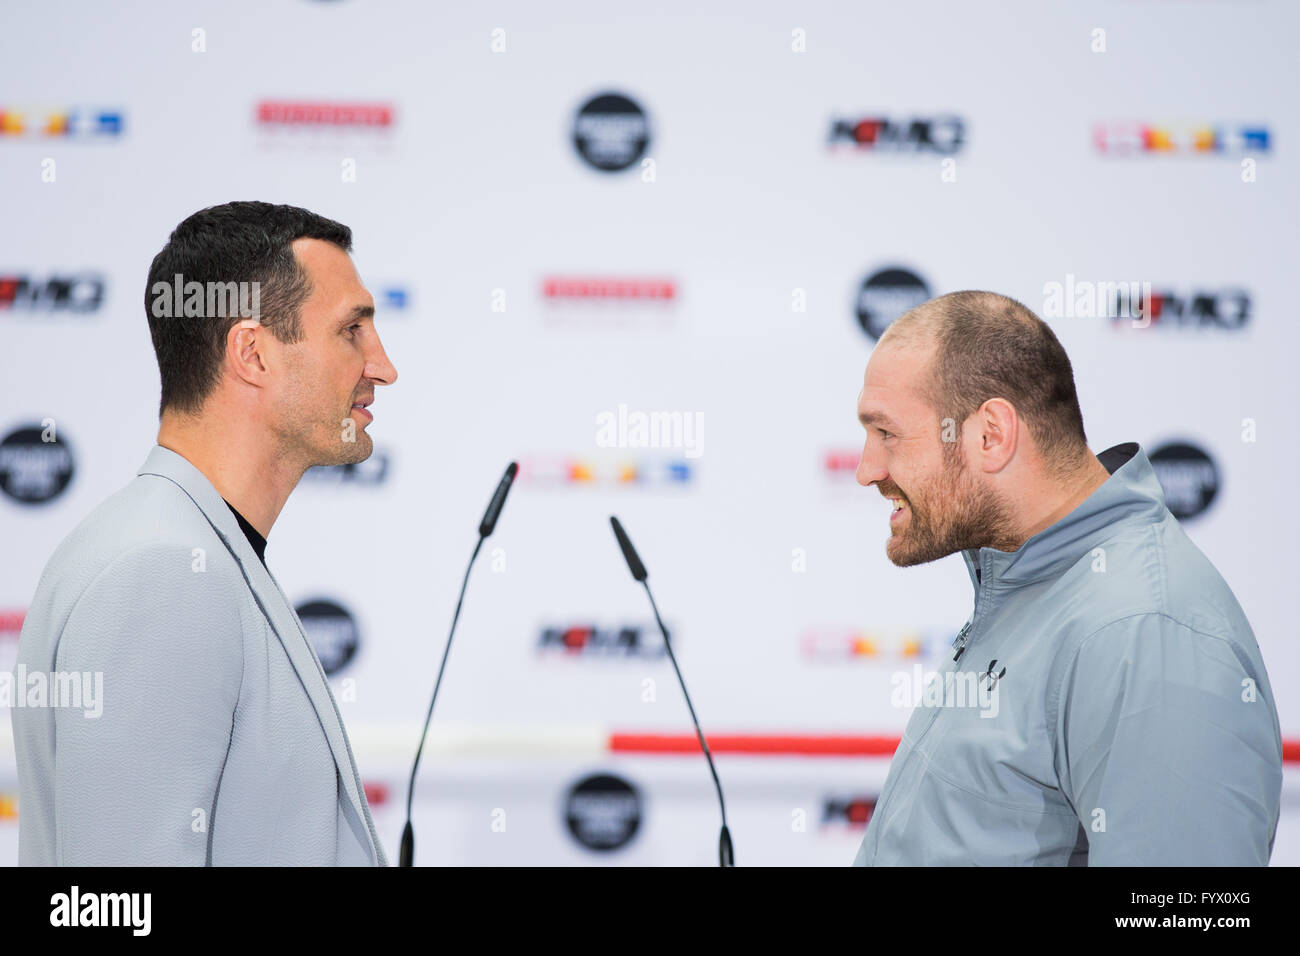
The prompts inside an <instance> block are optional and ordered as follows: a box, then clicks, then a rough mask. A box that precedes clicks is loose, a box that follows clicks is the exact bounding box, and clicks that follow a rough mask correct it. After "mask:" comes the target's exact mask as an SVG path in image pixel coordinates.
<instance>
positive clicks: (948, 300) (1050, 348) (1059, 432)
mask: <svg viewBox="0 0 1300 956" xmlns="http://www.w3.org/2000/svg"><path fill="white" fill-rule="evenodd" d="M880 346H888V347H891V348H901V349H907V350H916V351H918V352H921V353H925V354H928V356H929V362H928V370H929V374H928V375H927V376H926V381H925V382H924V383H922V384H921V387H922V391H923V392H924V394H925V395H926V397H927V398H928V400H929V402H930V404H931V405H932V406H933V407H934V409H935V410H936V411H937V412H939V418H940V419H944V418H951V419H953V420H954V421H955V422H956V423H957V425H958V427H960V425H961V423H962V422H964V421H966V419H967V418H969V417H970V415H971V414H972V413H973V412H975V411H976V410H977V409H978V408H979V407H980V406H981V405H983V404H984V402H986V401H988V400H989V399H991V398H1001V399H1004V400H1005V401H1007V402H1010V403H1011V405H1013V406H1014V407H1015V409H1016V412H1017V413H1018V414H1019V415H1020V417H1021V418H1022V419H1023V420H1024V422H1025V425H1026V426H1027V428H1028V430H1029V433H1030V437H1031V438H1032V439H1033V441H1034V444H1035V446H1036V447H1037V448H1038V451H1039V454H1040V455H1041V457H1042V459H1043V462H1044V464H1045V465H1046V466H1047V467H1048V468H1049V469H1050V470H1051V471H1053V472H1056V473H1058V474H1065V473H1068V472H1070V471H1072V470H1074V469H1075V468H1077V467H1079V466H1080V465H1081V464H1083V463H1086V462H1087V459H1088V455H1089V452H1088V446H1087V437H1086V436H1085V434H1084V431H1083V414H1082V412H1081V411H1080V409H1079V398H1078V395H1077V394H1076V392H1075V388H1074V371H1073V369H1072V368H1071V366H1070V359H1069V357H1068V356H1067V355H1066V354H1065V349H1064V348H1062V347H1061V343H1060V342H1059V341H1058V340H1057V338H1056V335H1055V334H1054V333H1053V332H1052V330H1051V328H1050V327H1049V326H1048V325H1047V323H1046V322H1044V321H1043V320H1042V319H1040V318H1039V317H1038V316H1036V315H1034V313H1033V312H1031V311H1030V310H1029V309H1028V308H1026V307H1025V306H1024V305H1022V304H1021V303H1019V302H1017V301H1016V300H1015V299H1011V298H1008V297H1007V296H1004V295H999V294H998V293H996V292H974V291H968V292H952V293H949V294H948V295H942V296H939V297H938V298H935V299H930V300H929V301H928V302H923V303H922V304H921V305H919V306H917V307H916V308H914V309H912V310H911V311H909V312H908V313H906V314H905V315H903V316H902V317H901V318H900V319H898V320H897V321H896V322H894V323H893V324H892V325H890V327H889V328H888V329H886V330H885V334H884V335H883V336H881V339H880ZM956 444H957V443H953V444H952V445H951V446H950V447H953V448H954V449H955V447H956Z"/></svg>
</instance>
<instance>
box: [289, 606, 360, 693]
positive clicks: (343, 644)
mask: <svg viewBox="0 0 1300 956" xmlns="http://www.w3.org/2000/svg"><path fill="white" fill-rule="evenodd" d="M294 610H296V611H297V612H298V617H299V619H300V620H301V621H302V629H303V630H304V631H306V632H307V639H308V640H309V641H311V646H312V647H313V648H314V649H315V650H316V656H317V657H319V658H320V666H321V669H322V670H324V671H325V674H326V676H329V677H332V676H333V675H334V674H336V673H338V672H339V671H341V670H343V668H345V667H347V666H348V664H350V663H351V662H352V658H354V657H356V656H357V648H358V647H360V646H361V634H360V633H359V632H358V631H357V622H356V621H354V620H353V619H352V615H351V614H349V613H348V611H347V609H345V608H344V607H342V606H341V605H338V604H335V603H334V602H333V601H326V600H317V601H307V602H306V603H305V604H301V605H299V606H298V607H296V608H295V609H294Z"/></svg>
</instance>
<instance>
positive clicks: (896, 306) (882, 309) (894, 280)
mask: <svg viewBox="0 0 1300 956" xmlns="http://www.w3.org/2000/svg"><path fill="white" fill-rule="evenodd" d="M929 298H930V290H929V288H928V287H927V286H926V284H925V283H924V282H923V281H922V280H921V277H920V276H919V275H917V274H916V273H915V272H911V271H909V270H907V269H897V268H891V269H881V270H880V271H879V272H876V273H874V274H872V275H870V276H868V277H867V280H866V281H865V282H863V283H862V288H861V289H860V290H859V291H858V301H857V316H858V323H859V324H860V325H861V326H862V330H863V331H864V332H866V333H867V335H869V336H871V337H872V338H873V339H877V340H879V338H880V337H881V336H882V335H884V334H885V329H887V328H889V326H890V325H892V324H893V322H894V320H895V319H897V318H898V317H899V316H901V315H902V314H903V313H904V312H906V311H908V310H909V309H913V308H915V307H916V306H918V305H920V304H921V303H922V302H924V301H926V300H927V299H929Z"/></svg>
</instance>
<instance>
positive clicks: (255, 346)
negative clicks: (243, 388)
mask: <svg viewBox="0 0 1300 956" xmlns="http://www.w3.org/2000/svg"><path fill="white" fill-rule="evenodd" d="M264 331H265V330H264V329H263V328H262V324H261V323H260V322H258V321H257V319H242V320H241V321H239V322H236V323H235V324H234V325H233V326H231V327H230V332H229V333H227V335H226V358H227V359H228V360H229V361H230V368H231V370H232V371H233V372H234V373H235V375H237V376H238V377H239V378H240V379H241V380H243V381H245V382H248V383H249V384H250V385H258V386H260V385H261V384H262V378H263V376H265V375H266V371H267V368H266V361H265V360H264V358H263V356H262V352H261V347H262V335H263V334H264Z"/></svg>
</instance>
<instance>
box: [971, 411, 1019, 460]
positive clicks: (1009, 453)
mask: <svg viewBox="0 0 1300 956" xmlns="http://www.w3.org/2000/svg"><path fill="white" fill-rule="evenodd" d="M973 418H974V422H973V423H972V425H973V428H972V433H973V436H974V437H975V439H976V441H977V443H978V444H977V447H976V448H975V449H974V455H975V460H976V461H978V462H979V464H980V470H981V471H984V472H988V473H990V474H992V473H995V472H999V471H1001V470H1002V469H1003V468H1005V467H1006V466H1007V463H1008V462H1010V461H1011V459H1012V458H1014V457H1015V454H1016V447H1017V446H1018V445H1019V443H1020V416H1019V415H1018V414H1017V413H1016V408H1015V406H1014V405H1012V404H1011V403H1010V402H1008V401H1007V400H1006V399H1004V398H990V399H989V400H988V401H987V402H985V403H984V404H983V405H981V406H980V407H979V408H978V409H976V411H975V414H974V416H973ZM967 451H968V453H969V452H970V451H971V449H967Z"/></svg>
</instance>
